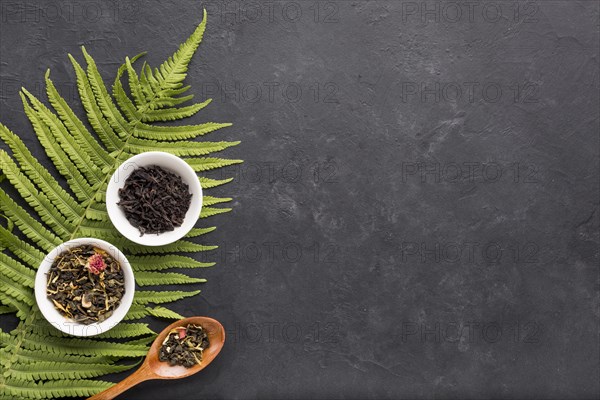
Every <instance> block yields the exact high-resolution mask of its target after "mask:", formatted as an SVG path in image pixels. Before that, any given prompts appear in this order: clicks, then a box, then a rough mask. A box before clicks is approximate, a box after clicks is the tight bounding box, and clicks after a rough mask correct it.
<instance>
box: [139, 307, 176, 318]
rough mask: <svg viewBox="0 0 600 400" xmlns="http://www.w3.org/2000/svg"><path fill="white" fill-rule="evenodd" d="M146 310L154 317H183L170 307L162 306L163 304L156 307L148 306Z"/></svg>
mask: <svg viewBox="0 0 600 400" xmlns="http://www.w3.org/2000/svg"><path fill="white" fill-rule="evenodd" d="M146 310H147V311H148V314H150V315H152V316H154V317H158V318H167V319H181V318H183V316H182V315H180V314H178V313H176V312H175V311H171V310H169V309H168V308H165V307H162V306H156V307H152V308H151V307H146Z"/></svg>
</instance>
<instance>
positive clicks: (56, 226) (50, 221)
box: [0, 150, 74, 236]
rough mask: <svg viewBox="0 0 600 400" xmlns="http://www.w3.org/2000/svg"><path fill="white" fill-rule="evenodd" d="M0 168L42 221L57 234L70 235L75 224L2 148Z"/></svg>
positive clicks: (0, 151)
mask: <svg viewBox="0 0 600 400" xmlns="http://www.w3.org/2000/svg"><path fill="white" fill-rule="evenodd" d="M0 168H2V171H3V172H4V174H5V175H6V177H7V178H8V180H9V181H10V183H11V184H12V185H13V186H14V187H15V189H17V191H18V192H19V193H20V194H21V196H22V197H23V199H24V200H25V201H26V202H27V203H28V204H29V205H30V206H31V207H33V209H34V210H35V211H37V213H38V215H39V216H40V218H41V219H42V221H44V222H45V223H46V224H47V225H48V226H50V227H51V228H52V229H53V230H54V232H55V233H56V234H57V235H59V236H64V235H68V232H70V231H71V230H73V228H74V226H73V224H72V223H70V222H68V221H67V220H66V219H65V218H64V216H63V215H62V214H61V213H60V212H59V211H58V208H56V206H54V205H53V204H52V202H51V201H50V199H48V197H47V196H46V195H45V194H44V193H41V192H38V191H37V189H36V188H35V186H34V184H33V183H32V182H31V181H30V180H29V178H27V177H26V176H25V175H23V174H22V173H21V171H20V170H19V168H18V167H17V165H16V164H15V163H14V161H13V160H12V159H11V158H10V156H9V155H8V154H7V153H6V152H5V151H4V150H0Z"/></svg>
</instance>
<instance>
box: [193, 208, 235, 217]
mask: <svg viewBox="0 0 600 400" xmlns="http://www.w3.org/2000/svg"><path fill="white" fill-rule="evenodd" d="M229 211H231V208H217V207H202V211H200V218H208V217H212V216H213V215H218V214H223V213H226V212H229Z"/></svg>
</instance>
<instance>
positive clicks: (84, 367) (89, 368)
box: [11, 361, 137, 380]
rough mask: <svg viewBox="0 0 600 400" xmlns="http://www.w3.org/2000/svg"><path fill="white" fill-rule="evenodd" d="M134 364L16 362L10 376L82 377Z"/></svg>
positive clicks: (28, 377)
mask: <svg viewBox="0 0 600 400" xmlns="http://www.w3.org/2000/svg"><path fill="white" fill-rule="evenodd" d="M135 365H137V364H133V365H110V364H91V363H89V364H81V363H69V362H55V361H40V362H37V363H35V364H16V365H15V366H14V367H13V368H12V373H11V376H12V377H14V378H16V379H22V380H39V379H45V380H60V379H66V378H68V379H83V378H94V377H97V376H102V375H106V374H112V373H117V372H123V371H127V370H128V369H131V368H133V367H134V366H135Z"/></svg>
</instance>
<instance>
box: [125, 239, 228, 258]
mask: <svg viewBox="0 0 600 400" xmlns="http://www.w3.org/2000/svg"><path fill="white" fill-rule="evenodd" d="M123 247H124V248H126V249H127V250H128V251H129V252H130V253H131V254H133V255H140V254H161V253H196V252H200V251H210V250H215V249H217V248H218V246H205V245H202V244H198V243H194V242H190V241H187V240H178V241H176V242H173V243H171V244H167V245H164V246H154V247H148V246H142V245H139V244H137V243H133V242H128V243H127V244H124V245H123Z"/></svg>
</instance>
